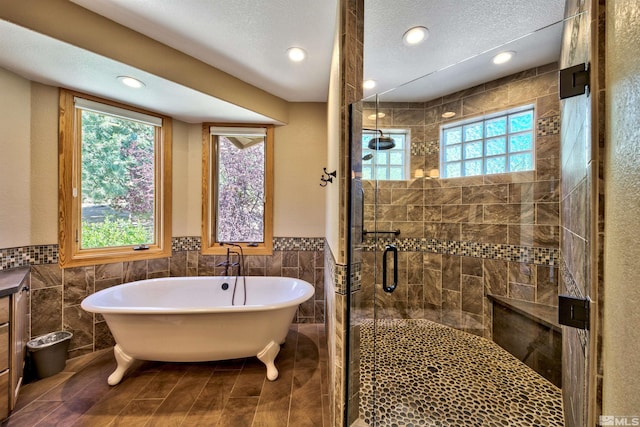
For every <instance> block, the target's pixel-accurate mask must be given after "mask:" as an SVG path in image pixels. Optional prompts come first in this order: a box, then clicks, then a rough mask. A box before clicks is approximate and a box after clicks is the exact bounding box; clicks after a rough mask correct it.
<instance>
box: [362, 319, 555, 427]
mask: <svg viewBox="0 0 640 427" xmlns="http://www.w3.org/2000/svg"><path fill="white" fill-rule="evenodd" d="M373 326H374V323H373V320H366V321H363V322H362V324H361V329H360V349H361V350H360V351H361V362H360V363H361V364H360V369H361V371H360V419H361V420H362V421H364V422H365V423H366V424H367V425H369V426H371V427H373V426H376V427H383V426H384V427H387V426H389V427H392V426H396V427H400V426H402V427H415V426H441V427H454V426H455V427H463V426H464V427H476V426H478V427H480V426H490V427H493V426H496V427H498V426H500V427H505V426H508V427H512V426H513V427H528V426H549V427H561V426H564V416H563V411H562V396H561V391H560V389H559V388H557V387H556V386H554V385H553V384H551V383H550V382H549V381H547V380H546V379H544V378H543V377H542V376H540V375H539V374H538V373H536V372H535V371H533V370H532V369H530V368H529V367H528V366H526V365H525V364H523V363H522V362H520V361H519V360H518V359H516V358H515V357H513V356H512V355H511V354H509V353H508V352H506V351H505V350H504V349H502V348H501V347H500V346H498V345H497V344H495V343H493V342H492V341H489V340H487V339H485V338H481V337H477V336H475V335H471V334H468V333H465V332H461V331H458V330H455V329H452V328H449V327H447V326H442V325H439V324H437V323H434V322H431V321H428V320H387V319H384V320H378V321H377V328H376V331H374V328H373ZM374 332H375V337H374ZM374 338H375V343H376V344H375V345H376V352H377V354H376V355H375V357H376V361H377V363H376V366H375V370H376V376H375V378H376V379H375V381H376V385H375V391H374V383H373V373H374V372H373V371H374V365H373V362H374V352H373V346H374ZM374 393H375V394H374ZM374 414H375V423H374V421H373V419H372V417H373V415H374Z"/></svg>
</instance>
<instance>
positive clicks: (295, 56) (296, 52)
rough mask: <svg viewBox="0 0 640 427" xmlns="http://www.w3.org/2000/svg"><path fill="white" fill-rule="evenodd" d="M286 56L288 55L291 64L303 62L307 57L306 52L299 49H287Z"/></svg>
mask: <svg viewBox="0 0 640 427" xmlns="http://www.w3.org/2000/svg"><path fill="white" fill-rule="evenodd" d="M287 55H289V59H290V60H292V61H293V62H300V61H304V59H305V58H306V57H307V52H305V51H304V49H302V48H299V47H290V48H289V49H287Z"/></svg>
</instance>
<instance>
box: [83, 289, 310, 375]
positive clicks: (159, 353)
mask: <svg viewBox="0 0 640 427" xmlns="http://www.w3.org/2000/svg"><path fill="white" fill-rule="evenodd" d="M245 280H246V294H245V285H244V283H245V282H244V281H245ZM234 288H235V296H234ZM313 294H314V288H313V286H312V285H311V284H309V283H308V282H305V281H304V280H300V279H294V278H288V277H256V276H249V277H235V276H202V277H170V278H161V279H149V280H141V281H138V282H131V283H125V284H122V285H118V286H114V287H111V288H108V289H104V290H101V291H99V292H96V293H95V294H93V295H90V296H88V297H87V298H85V299H84V301H82V308H83V309H84V310H86V311H88V312H91V313H100V314H102V315H103V316H104V318H105V320H106V322H107V325H108V326H109V329H110V330H111V333H112V334H113V337H114V339H115V341H116V345H115V347H114V353H115V357H116V361H117V363H118V366H117V368H116V370H115V371H114V372H113V373H112V374H111V375H110V376H109V379H108V382H109V384H110V385H115V384H118V383H119V382H120V380H121V379H122V377H123V375H124V373H125V372H126V370H127V369H128V368H129V367H130V366H131V364H132V363H133V362H134V360H135V359H141V360H157V361H163V362H203V361H213V360H226V359H235V358H241V357H250V356H257V357H258V359H260V360H261V361H262V362H263V363H264V364H265V365H266V367H267V378H268V379H269V380H271V381H273V380H275V379H276V378H277V377H278V370H277V369H276V367H275V364H274V360H275V358H276V356H277V355H278V352H279V351H280V344H282V343H284V340H285V338H286V336H287V333H288V331H289V327H290V326H291V323H292V321H293V316H294V315H295V313H296V310H297V308H298V305H299V304H300V303H302V302H304V301H306V300H308V299H309V298H311V296H312V295H313ZM245 297H246V303H245Z"/></svg>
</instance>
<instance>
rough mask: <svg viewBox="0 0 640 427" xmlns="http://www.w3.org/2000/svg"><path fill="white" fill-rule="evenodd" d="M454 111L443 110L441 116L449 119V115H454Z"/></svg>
mask: <svg viewBox="0 0 640 427" xmlns="http://www.w3.org/2000/svg"><path fill="white" fill-rule="evenodd" d="M455 115H456V113H455V112H453V111H445V112H444V113H442V117H443V118H445V119H450V118H451V117H453V116H455Z"/></svg>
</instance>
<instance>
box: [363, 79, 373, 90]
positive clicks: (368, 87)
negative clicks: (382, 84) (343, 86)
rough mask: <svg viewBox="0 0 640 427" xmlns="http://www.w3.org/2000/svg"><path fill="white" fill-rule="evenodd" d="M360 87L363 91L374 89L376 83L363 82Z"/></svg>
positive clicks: (371, 81)
mask: <svg viewBox="0 0 640 427" xmlns="http://www.w3.org/2000/svg"><path fill="white" fill-rule="evenodd" d="M362 87H363V88H365V89H373V88H374V87H376V81H375V80H365V81H364V83H362Z"/></svg>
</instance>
